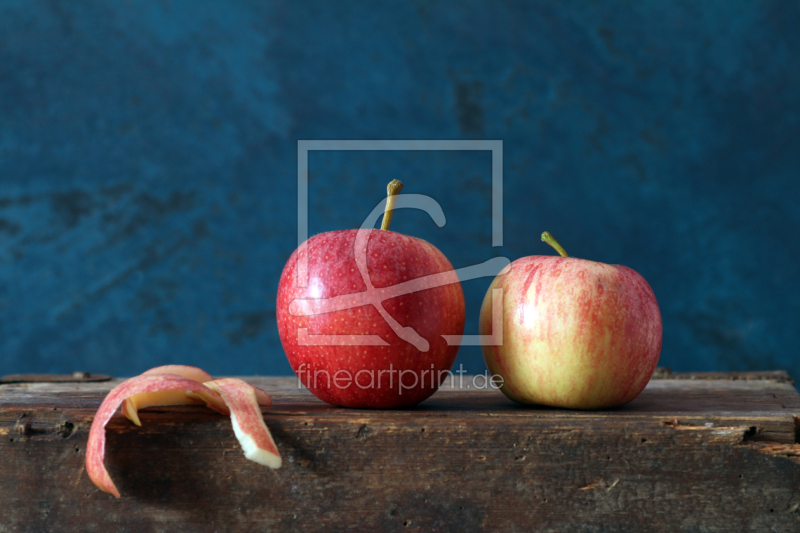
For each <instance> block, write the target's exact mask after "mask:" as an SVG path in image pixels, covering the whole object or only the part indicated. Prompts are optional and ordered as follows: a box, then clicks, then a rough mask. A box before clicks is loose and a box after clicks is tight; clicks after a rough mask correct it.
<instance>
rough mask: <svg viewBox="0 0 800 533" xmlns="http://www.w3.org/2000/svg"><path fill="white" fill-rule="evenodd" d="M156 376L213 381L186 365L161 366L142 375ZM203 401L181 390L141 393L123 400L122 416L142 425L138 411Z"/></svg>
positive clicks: (207, 374) (206, 375)
mask: <svg viewBox="0 0 800 533" xmlns="http://www.w3.org/2000/svg"><path fill="white" fill-rule="evenodd" d="M158 374H175V375H178V376H182V377H185V378H189V379H193V380H194V381H197V382H199V383H205V382H206V381H211V380H212V379H214V378H213V377H211V375H210V374H209V373H208V372H206V371H205V370H202V369H200V368H197V367H196V366H187V365H163V366H157V367H155V368H151V369H150V370H147V371H146V372H144V373H142V375H143V376H151V375H158ZM202 402H205V400H204V399H203V398H202V397H200V396H199V395H196V394H194V393H187V391H182V390H157V391H153V392H141V393H139V394H134V395H133V396H131V397H130V398H125V399H124V400H123V401H122V414H123V415H125V417H126V418H127V419H128V420H130V421H131V422H133V423H134V424H136V425H137V426H140V427H141V425H142V422H141V421H140V420H139V409H144V408H146V407H155V406H162V405H192V404H195V403H202Z"/></svg>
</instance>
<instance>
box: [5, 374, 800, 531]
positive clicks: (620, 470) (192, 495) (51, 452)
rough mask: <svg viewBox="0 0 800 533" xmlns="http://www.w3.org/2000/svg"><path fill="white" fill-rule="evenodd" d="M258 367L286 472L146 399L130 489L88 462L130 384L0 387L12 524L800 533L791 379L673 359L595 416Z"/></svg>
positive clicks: (493, 395)
mask: <svg viewBox="0 0 800 533" xmlns="http://www.w3.org/2000/svg"><path fill="white" fill-rule="evenodd" d="M245 379H247V380H248V381H250V382H251V383H253V384H255V385H258V386H261V387H263V388H264V389H266V390H267V391H268V392H270V394H272V395H273V399H274V402H275V403H274V406H273V407H272V408H271V409H270V410H269V411H268V412H267V413H266V414H265V419H266V422H267V425H268V426H269V427H270V429H271V431H272V434H273V436H274V437H275V441H276V442H277V444H278V447H279V449H280V451H281V454H282V456H283V460H284V465H283V467H282V468H280V469H279V470H270V469H268V468H265V467H262V466H260V465H257V464H255V463H253V462H250V461H248V460H246V459H245V458H244V457H243V455H242V452H241V448H240V447H239V444H238V442H237V441H236V439H235V437H234V435H233V432H232V430H231V425H230V421H229V420H228V419H227V418H225V417H223V416H221V415H217V414H215V413H213V412H211V411H210V410H207V409H206V408H204V407H195V406H187V407H167V408H158V409H155V408H154V409H148V410H145V411H143V412H142V413H141V414H140V416H141V419H142V423H143V427H141V428H137V427H135V426H133V424H131V423H130V422H129V421H128V420H126V419H124V418H122V417H121V416H118V417H115V418H114V419H112V421H111V422H110V424H109V427H108V453H107V457H106V465H107V467H108V469H109V471H110V472H111V475H112V478H113V479H114V480H115V482H116V484H117V487H118V488H119V489H120V491H121V493H122V498H121V499H115V498H114V497H112V496H110V495H109V494H106V493H103V492H100V491H99V490H98V489H96V488H95V487H94V485H93V484H92V483H91V482H90V481H89V479H88V478H87V476H86V472H85V470H84V450H85V447H86V439H87V434H88V430H89V426H90V424H91V421H92V417H93V415H94V412H95V410H96V409H97V407H98V405H99V404H100V402H101V400H102V399H103V397H104V395H105V393H106V392H107V391H108V390H109V389H110V387H111V386H113V385H114V384H116V383H118V382H119V381H120V380H112V381H109V382H104V383H17V384H3V385H0V457H2V460H3V466H2V470H0V531H2V532H6V531H14V532H16V531H37V532H38V531H54V532H55V531H76V532H78V531H80V532H93V531H98V532H104V533H105V532H121V531H130V532H139V531H148V532H149V531H170V532H175V531H187V532H189V531H191V532H195V531H247V532H261V531H302V532H311V531H347V530H354V531H369V532H380V531H426V532H427V531H459V532H461V531H503V532H513V531H537V532H547V531H597V532H599V531H632V532H634V531H635V532H640V531H670V532H674V531H720V532H725V533H729V532H732V531H781V532H786V531H800V445H798V444H797V442H798V433H800V429H799V428H800V426H799V425H798V418H797V416H798V415H800V396H798V394H797V391H796V390H795V388H794V387H793V385H792V383H791V380H790V379H789V377H788V376H787V375H786V374H785V373H784V372H765V373H747V374H669V373H668V372H663V371H661V372H659V373H657V376H656V378H655V379H654V380H653V381H651V383H650V385H649V386H648V387H647V389H646V390H645V392H644V393H642V395H641V396H640V397H639V398H637V399H636V400H635V401H634V402H632V403H631V404H629V405H628V406H625V407H623V408H621V409H616V410H610V411H597V412H576V411H566V410H559V409H550V408H525V407H521V406H518V405H516V404H514V403H512V402H510V401H508V400H507V399H506V398H505V397H504V396H502V395H501V394H500V393H499V392H497V391H494V390H475V389H474V388H473V387H471V385H472V383H471V382H470V380H471V378H468V377H465V378H464V379H463V383H462V385H463V386H462V387H461V388H457V387H455V388H450V387H445V388H443V389H442V390H440V391H439V392H438V393H437V394H436V395H435V396H434V397H432V398H431V399H430V400H428V401H426V402H424V403H423V404H422V405H420V406H419V407H417V408H415V409H410V410H402V411H370V410H350V409H339V408H335V407H331V406H328V405H326V404H324V403H321V402H319V401H318V400H316V399H315V398H314V397H313V396H311V395H310V394H309V393H308V392H307V391H305V390H304V389H298V388H297V386H296V381H295V380H294V379H293V378H275V377H271V378H270V377H248V378H245ZM456 385H458V383H456ZM467 386H470V387H471V388H469V389H467V388H466V387H467Z"/></svg>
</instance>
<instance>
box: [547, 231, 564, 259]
mask: <svg viewBox="0 0 800 533" xmlns="http://www.w3.org/2000/svg"><path fill="white" fill-rule="evenodd" d="M542 240H543V241H544V242H546V243H547V244H549V245H550V246H552V247H553V248H555V249H556V252H558V253H559V255H560V256H561V257H569V256H568V255H567V252H565V251H564V249H563V248H562V247H561V245H560V244H558V241H557V240H555V238H554V237H553V236H552V235H550V232H549V231H545V232H544V233H542Z"/></svg>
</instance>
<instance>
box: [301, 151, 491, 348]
mask: <svg viewBox="0 0 800 533" xmlns="http://www.w3.org/2000/svg"><path fill="white" fill-rule="evenodd" d="M312 150H318V151H415V150H416V151H437V150H441V151H486V150H488V151H491V152H492V247H497V246H503V141H502V140H372V139H371V140H298V141H297V246H298V249H299V248H301V247H302V246H304V245H305V243H306V241H307V240H308V152H310V151H312ZM300 257H303V258H305V261H298V265H297V278H296V280H295V282H296V283H297V284H298V286H299V287H305V286H306V285H308V263H307V261H308V255H307V254H300ZM499 291H500V294H499V302H496V300H497V299H498V294H497V292H498V289H495V290H494V291H492V326H493V327H492V334H491V335H443V337H445V340H446V341H447V343H448V344H450V345H453V344H459V345H461V346H480V345H483V344H486V345H490V346H500V345H502V343H503V334H502V311H501V309H502V308H503V306H502V301H503V294H502V289H499ZM495 304H499V307H497V306H496V305H495ZM498 313H500V314H499V315H498ZM496 319H499V321H500V324H499V328H500V329H499V330H498V323H497V320H496ZM303 333H304V334H306V336H307V331H303ZM367 337H369V336H367ZM306 340H308V339H306ZM351 342H352V339H351ZM367 344H369V343H367Z"/></svg>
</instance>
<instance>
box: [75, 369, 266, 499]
mask: <svg viewBox="0 0 800 533" xmlns="http://www.w3.org/2000/svg"><path fill="white" fill-rule="evenodd" d="M165 371H170V372H167V373H165ZM197 371H199V372H197ZM173 372H180V373H181V374H183V375H179V374H177V373H173ZM201 373H202V374H201ZM189 376H192V377H197V378H200V379H204V378H205V377H206V376H207V377H209V378H210V377H211V376H209V375H208V374H206V373H205V372H203V371H202V370H200V369H197V368H195V367H182V366H179V365H169V366H166V367H157V368H154V369H151V370H148V371H147V372H145V373H144V374H142V375H140V376H137V377H135V378H131V379H129V380H127V381H124V382H122V383H120V384H119V385H117V386H116V387H114V388H113V389H112V390H111V391H110V392H109V393H108V395H107V396H106V398H105V399H104V400H103V403H102V404H100V408H99V409H98V410H97V414H96V415H95V417H94V420H93V421H92V427H91V429H90V430H89V441H88V444H87V448H86V472H87V474H88V475H89V479H91V480H92V482H93V483H94V484H95V485H96V486H97V487H98V488H100V489H101V490H103V491H105V492H108V493H111V494H113V495H114V496H116V497H117V498H119V497H120V493H119V490H117V487H116V486H115V485H114V482H113V481H112V480H111V477H110V475H109V474H108V471H107V470H106V468H105V465H104V464H103V460H104V458H105V445H106V433H105V427H106V425H107V424H108V422H109V420H111V417H112V416H114V413H115V412H116V410H117V408H118V407H120V405H122V406H123V407H122V412H123V414H124V415H125V416H126V417H128V418H129V419H130V420H131V421H132V422H133V423H134V424H136V425H137V426H141V422H140V421H139V417H138V414H137V410H138V409H139V408H142V407H150V406H156V405H176V404H177V405H180V404H191V403H196V402H204V403H206V405H207V406H208V407H209V408H211V409H213V410H214V411H217V412H218V413H220V414H224V415H230V416H231V422H232V424H233V431H234V434H235V435H236V438H237V439H238V440H239V442H240V444H241V445H242V448H243V450H244V452H245V457H246V458H248V459H250V460H252V461H255V462H257V463H259V464H263V465H266V466H268V467H270V468H279V467H280V466H281V457H280V453H279V452H278V448H277V446H276V445H275V441H274V440H273V439H272V435H271V434H270V432H269V429H267V426H266V424H264V419H263V417H262V416H261V407H260V406H262V405H271V403H272V399H271V398H270V397H269V395H268V394H267V393H266V392H265V391H263V390H261V389H259V388H258V387H254V386H253V385H250V384H249V383H247V382H245V381H242V380H240V379H236V378H224V379H219V380H213V379H212V380H210V381H206V382H205V384H203V383H201V382H200V381H198V380H196V379H192V377H189ZM159 402H167V403H159Z"/></svg>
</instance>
